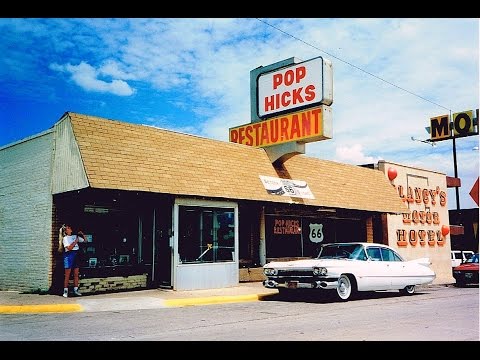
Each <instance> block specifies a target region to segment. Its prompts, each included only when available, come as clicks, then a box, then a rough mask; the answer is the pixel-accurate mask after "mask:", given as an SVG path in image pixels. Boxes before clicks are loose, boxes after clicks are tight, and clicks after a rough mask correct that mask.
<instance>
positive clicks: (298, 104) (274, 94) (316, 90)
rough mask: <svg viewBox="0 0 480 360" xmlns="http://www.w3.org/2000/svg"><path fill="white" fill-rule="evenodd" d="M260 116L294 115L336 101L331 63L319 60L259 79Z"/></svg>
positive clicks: (273, 72) (262, 75) (319, 58)
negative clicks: (294, 112) (308, 108)
mask: <svg viewBox="0 0 480 360" xmlns="http://www.w3.org/2000/svg"><path fill="white" fill-rule="evenodd" d="M257 89H258V101H257V104H258V109H257V112H258V116H259V117H260V118H268V117H271V116H273V115H274V114H280V113H286V112H293V111H295V110H300V109H302V108H307V107H313V106H316V105H321V104H323V105H327V106H329V105H331V104H332V102H333V71H332V64H331V62H330V61H329V60H325V59H323V58H322V57H317V58H314V59H311V60H308V61H304V62H301V63H296V64H293V65H290V66H287V67H283V68H280V69H277V70H274V71H271V72H267V73H264V74H261V75H260V76H259V77H258V79H257Z"/></svg>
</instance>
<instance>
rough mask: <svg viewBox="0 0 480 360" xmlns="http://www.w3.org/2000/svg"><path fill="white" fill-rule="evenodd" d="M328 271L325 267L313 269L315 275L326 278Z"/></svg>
mask: <svg viewBox="0 0 480 360" xmlns="http://www.w3.org/2000/svg"><path fill="white" fill-rule="evenodd" d="M327 273H328V271H327V268H325V267H314V268H313V275H320V276H325V275H327Z"/></svg>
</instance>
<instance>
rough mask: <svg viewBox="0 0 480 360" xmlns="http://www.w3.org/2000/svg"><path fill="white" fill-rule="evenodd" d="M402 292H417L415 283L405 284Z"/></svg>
mask: <svg viewBox="0 0 480 360" xmlns="http://www.w3.org/2000/svg"><path fill="white" fill-rule="evenodd" d="M400 292H401V293H402V294H404V295H412V294H414V293H415V285H408V286H405V287H404V288H403V289H402V290H400Z"/></svg>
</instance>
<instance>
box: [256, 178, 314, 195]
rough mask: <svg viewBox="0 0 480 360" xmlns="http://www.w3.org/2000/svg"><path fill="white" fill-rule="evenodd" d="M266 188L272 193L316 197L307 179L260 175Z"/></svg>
mask: <svg viewBox="0 0 480 360" xmlns="http://www.w3.org/2000/svg"><path fill="white" fill-rule="evenodd" d="M259 177H260V180H261V181H262V183H263V186H264V187H265V190H267V192H268V193H269V194H271V195H280V196H290V197H298V198H304V199H315V197H314V196H313V194H312V192H311V191H310V188H309V187H308V184H307V182H306V181H302V180H290V179H280V178H276V177H272V176H263V175H259Z"/></svg>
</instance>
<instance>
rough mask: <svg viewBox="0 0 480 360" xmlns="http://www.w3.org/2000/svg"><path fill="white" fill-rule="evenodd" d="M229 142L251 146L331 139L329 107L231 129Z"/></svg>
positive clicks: (316, 108)
mask: <svg viewBox="0 0 480 360" xmlns="http://www.w3.org/2000/svg"><path fill="white" fill-rule="evenodd" d="M229 133H230V135H229V137H230V142H235V143H238V144H244V145H249V146H254V147H265V146H271V145H278V144H283V143H287V142H290V141H298V142H303V143H308V142H312V141H319V140H324V139H331V138H332V136H333V135H332V110H331V108H330V107H329V106H325V105H321V106H319V107H315V108H311V109H307V110H304V111H300V112H296V113H292V114H284V115H282V116H278V117H274V118H270V119H267V120H264V121H261V122H256V123H249V124H246V125H241V126H237V127H234V128H230V130H229Z"/></svg>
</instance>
